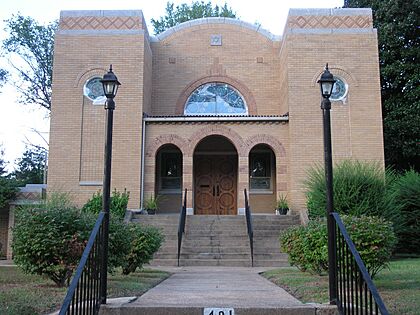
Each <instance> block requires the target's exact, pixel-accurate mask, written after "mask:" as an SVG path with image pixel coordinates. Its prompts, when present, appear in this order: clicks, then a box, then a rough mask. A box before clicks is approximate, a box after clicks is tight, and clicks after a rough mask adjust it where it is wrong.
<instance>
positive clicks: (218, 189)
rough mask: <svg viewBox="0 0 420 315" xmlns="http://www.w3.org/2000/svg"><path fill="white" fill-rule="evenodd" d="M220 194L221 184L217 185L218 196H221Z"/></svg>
mask: <svg viewBox="0 0 420 315" xmlns="http://www.w3.org/2000/svg"><path fill="white" fill-rule="evenodd" d="M219 195H220V188H219V185H217V197H219Z"/></svg>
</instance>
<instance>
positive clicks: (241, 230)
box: [131, 214, 299, 267]
mask: <svg viewBox="0 0 420 315" xmlns="http://www.w3.org/2000/svg"><path fill="white" fill-rule="evenodd" d="M178 220H179V216H178V215H140V214H133V216H132V219H131V221H132V222H135V223H138V224H142V225H149V226H154V227H157V228H159V229H160V230H161V231H162V233H163V234H164V235H165V242H164V244H163V245H162V247H161V248H160V250H159V251H158V252H157V253H156V254H155V255H154V259H153V261H152V262H151V265H154V266H176V265H177V240H178V238H177V233H178ZM252 220H253V227H254V267H283V266H288V262H287V255H286V254H285V253H282V252H281V251H280V246H279V234H280V232H281V231H283V230H285V229H286V228H288V227H290V226H293V225H298V224H299V217H298V216H293V215H286V216H283V215H253V216H252ZM180 266H228V267H229V266H231V267H250V266H251V253H250V246H249V238H248V234H247V229H246V221H245V216H240V215H238V216H233V215H232V216H229V215H226V216H217V215H194V216H187V220H186V226H185V235H184V237H183V241H182V247H181V257H180Z"/></svg>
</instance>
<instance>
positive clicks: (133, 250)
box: [122, 224, 163, 275]
mask: <svg viewBox="0 0 420 315" xmlns="http://www.w3.org/2000/svg"><path fill="white" fill-rule="evenodd" d="M129 231H130V235H131V244H130V245H131V246H130V251H129V253H128V254H127V256H126V257H125V259H124V261H123V264H122V269H123V274H124V275H128V274H129V273H131V272H134V271H136V269H137V268H142V267H143V265H144V264H147V263H149V262H150V260H152V259H153V254H154V253H155V252H157V251H158V250H159V248H160V246H161V244H162V242H163V235H162V234H161V233H160V231H159V230H158V229H156V228H154V227H144V226H140V225H138V224H130V225H129Z"/></svg>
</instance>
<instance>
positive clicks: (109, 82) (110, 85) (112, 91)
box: [101, 65, 121, 98]
mask: <svg viewBox="0 0 420 315" xmlns="http://www.w3.org/2000/svg"><path fill="white" fill-rule="evenodd" d="M101 82H102V86H103V88H104V94H105V96H106V97H107V98H114V97H115V95H117V91H118V86H119V85H121V83H120V82H119V81H118V79H117V76H116V75H115V74H114V72H112V65H110V67H109V71H108V72H107V73H105V74H104V77H103V79H102V80H101Z"/></svg>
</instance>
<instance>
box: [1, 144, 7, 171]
mask: <svg viewBox="0 0 420 315" xmlns="http://www.w3.org/2000/svg"><path fill="white" fill-rule="evenodd" d="M5 173H6V161H5V160H4V149H3V146H1V145H0V176H3V175H4V174H5Z"/></svg>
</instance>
